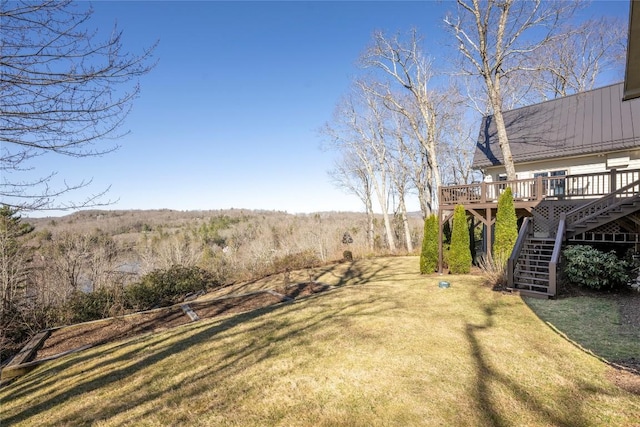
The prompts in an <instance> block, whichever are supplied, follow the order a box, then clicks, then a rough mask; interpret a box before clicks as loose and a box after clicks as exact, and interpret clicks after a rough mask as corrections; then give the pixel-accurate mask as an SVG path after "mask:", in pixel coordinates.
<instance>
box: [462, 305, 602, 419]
mask: <svg viewBox="0 0 640 427" xmlns="http://www.w3.org/2000/svg"><path fill="white" fill-rule="evenodd" d="M496 308H497V304H496V303H495V302H494V303H488V304H484V306H483V307H482V309H483V311H484V316H485V321H484V324H482V325H477V324H471V323H467V324H466V326H465V334H466V338H467V341H468V342H469V345H470V348H471V357H472V358H473V362H474V366H475V372H476V378H475V400H476V403H477V405H478V407H479V409H480V410H479V411H478V413H479V414H480V415H481V416H482V417H483V423H481V424H483V425H491V426H511V425H513V421H512V420H510V418H509V417H507V416H506V414H503V413H502V412H501V411H500V409H498V408H499V406H498V405H497V403H498V402H497V401H496V399H497V397H495V396H493V393H492V385H495V384H499V385H500V386H502V387H506V388H507V389H508V390H509V392H510V396H512V398H514V399H516V400H518V401H519V402H521V403H522V406H523V407H526V408H529V410H530V411H531V412H533V413H535V414H537V415H538V416H539V417H544V418H546V419H545V420H544V422H545V423H546V424H548V425H554V426H566V427H571V426H581V425H590V423H591V421H592V420H590V419H589V418H586V417H585V416H584V414H583V413H582V407H583V406H584V402H583V401H582V400H581V399H580V398H579V394H583V393H592V394H607V392H606V391H605V390H602V389H599V388H597V387H594V386H593V384H589V383H587V382H586V381H581V380H577V382H578V384H577V389H578V391H579V393H576V390H575V389H573V388H569V387H567V388H566V392H565V393H564V395H563V396H562V397H561V398H559V399H558V400H559V401H558V404H559V406H558V408H559V409H557V410H554V408H550V407H549V406H548V405H547V404H545V403H544V401H543V400H542V399H540V398H539V396H538V395H537V394H536V393H535V392H534V391H532V390H529V389H527V388H526V387H524V386H523V385H521V384H519V383H517V382H515V381H513V379H511V378H509V377H508V376H507V375H505V374H503V373H502V372H501V370H503V369H508V367H505V366H498V367H494V366H492V365H491V364H490V363H489V362H488V358H487V351H486V350H485V349H484V348H483V345H482V339H481V337H480V334H481V333H482V332H483V331H485V330H488V329H490V328H492V327H494V316H495V315H496ZM514 363H523V364H526V363H530V361H528V360H526V359H522V360H520V361H514ZM574 381H576V380H575V379H574Z"/></svg>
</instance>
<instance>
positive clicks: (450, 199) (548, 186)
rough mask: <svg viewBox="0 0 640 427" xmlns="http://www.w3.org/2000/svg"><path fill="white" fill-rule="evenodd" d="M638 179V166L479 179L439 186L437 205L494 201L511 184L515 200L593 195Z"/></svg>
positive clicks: (600, 194)
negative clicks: (575, 172) (564, 173)
mask: <svg viewBox="0 0 640 427" xmlns="http://www.w3.org/2000/svg"><path fill="white" fill-rule="evenodd" d="M638 179H640V170H639V169H634V170H624V171H618V170H616V169H612V170H610V171H607V172H597V173H587V174H577V175H558V176H539V177H536V178H530V179H519V180H515V181H497V182H480V183H474V184H467V185H452V186H446V187H440V205H441V206H451V205H458V204H462V205H468V204H480V203H497V202H498V198H499V197H500V194H502V192H503V191H504V189H505V188H507V187H510V188H511V192H512V194H513V200H514V202H519V201H539V200H543V199H551V200H575V199H596V198H599V197H602V196H605V195H607V194H610V193H612V192H615V191H616V190H617V189H619V188H623V187H625V186H627V185H629V184H631V183H633V182H634V181H637V180H638Z"/></svg>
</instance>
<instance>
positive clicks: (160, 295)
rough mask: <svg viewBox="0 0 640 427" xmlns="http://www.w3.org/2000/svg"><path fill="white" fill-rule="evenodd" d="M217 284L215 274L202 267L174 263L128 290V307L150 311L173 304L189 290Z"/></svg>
mask: <svg viewBox="0 0 640 427" xmlns="http://www.w3.org/2000/svg"><path fill="white" fill-rule="evenodd" d="M212 285H214V280H213V277H212V276H211V274H210V273H209V272H208V271H206V270H203V269H201V268H200V267H184V266H181V265H174V266H171V267H170V268H168V269H166V270H154V271H152V272H151V273H149V274H147V275H145V276H144V277H143V278H142V280H141V281H140V282H138V283H134V284H131V285H129V286H128V287H127V288H126V289H125V295H126V302H127V306H129V307H131V308H134V309H137V310H147V309H150V308H153V307H157V306H164V305H170V304H172V303H175V302H177V301H179V300H180V299H181V298H182V297H184V296H185V295H187V294H189V293H193V292H198V291H203V290H206V289H207V287H209V286H212Z"/></svg>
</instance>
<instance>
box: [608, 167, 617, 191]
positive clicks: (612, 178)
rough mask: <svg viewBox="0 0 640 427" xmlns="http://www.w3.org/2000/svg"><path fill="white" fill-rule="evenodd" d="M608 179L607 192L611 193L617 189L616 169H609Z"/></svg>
mask: <svg viewBox="0 0 640 427" xmlns="http://www.w3.org/2000/svg"><path fill="white" fill-rule="evenodd" d="M609 180H610V182H609V193H613V192H614V191H616V190H617V189H618V171H617V170H616V169H615V168H614V169H611V174H610V177H609Z"/></svg>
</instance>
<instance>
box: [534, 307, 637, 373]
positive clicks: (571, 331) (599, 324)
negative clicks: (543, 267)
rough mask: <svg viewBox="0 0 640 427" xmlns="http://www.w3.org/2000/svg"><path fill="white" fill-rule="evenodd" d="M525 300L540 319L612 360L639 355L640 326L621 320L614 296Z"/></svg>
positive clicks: (599, 354) (585, 346) (583, 345)
mask: <svg viewBox="0 0 640 427" xmlns="http://www.w3.org/2000/svg"><path fill="white" fill-rule="evenodd" d="M526 301H527V304H528V305H529V306H530V307H531V308H532V309H533V310H534V311H535V313H536V314H537V315H538V316H539V317H540V318H541V319H543V320H545V321H547V322H549V323H550V324H551V325H553V326H554V327H556V328H559V329H560V330H562V332H563V333H564V334H566V335H567V337H568V338H569V339H571V340H574V341H576V342H577V343H578V344H580V345H581V346H582V347H584V348H586V349H588V350H590V351H593V352H594V353H595V354H597V355H598V356H601V357H604V358H605V359H607V360H609V361H616V360H624V359H629V358H632V357H636V358H637V357H640V330H637V329H635V328H632V327H631V326H627V325H623V324H622V322H621V320H620V312H619V310H618V305H617V304H616V302H615V301H613V300H610V299H606V298H595V297H587V296H581V297H572V298H564V299H556V300H540V299H529V298H528V299H527V300H526Z"/></svg>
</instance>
